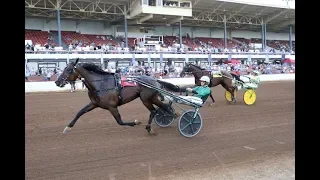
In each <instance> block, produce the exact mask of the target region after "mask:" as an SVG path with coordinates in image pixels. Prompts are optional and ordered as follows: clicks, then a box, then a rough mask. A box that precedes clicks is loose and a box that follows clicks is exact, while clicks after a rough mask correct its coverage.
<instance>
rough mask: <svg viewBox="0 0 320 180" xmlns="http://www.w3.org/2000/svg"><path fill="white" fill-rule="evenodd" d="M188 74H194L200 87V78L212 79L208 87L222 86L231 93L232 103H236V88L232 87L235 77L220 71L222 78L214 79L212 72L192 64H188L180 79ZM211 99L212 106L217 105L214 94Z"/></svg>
mask: <svg viewBox="0 0 320 180" xmlns="http://www.w3.org/2000/svg"><path fill="white" fill-rule="evenodd" d="M186 72H190V73H192V74H193V76H194V79H195V84H196V85H200V78H201V77H202V76H208V77H210V83H209V85H208V86H209V87H215V86H217V85H219V84H221V86H222V87H224V88H225V89H226V90H227V91H229V92H230V93H231V98H232V102H233V103H235V102H236V99H235V98H234V91H235V89H236V88H235V87H234V86H233V85H232V79H233V76H232V75H231V74H230V73H229V72H227V71H220V72H221V76H218V77H213V76H212V74H211V72H210V71H208V70H206V69H203V68H201V67H199V66H197V65H194V64H191V63H189V64H186V66H185V67H184V68H183V69H182V71H181V73H180V77H184V76H185V74H186ZM210 98H211V99H212V103H211V105H213V103H215V100H214V98H213V96H212V94H210Z"/></svg>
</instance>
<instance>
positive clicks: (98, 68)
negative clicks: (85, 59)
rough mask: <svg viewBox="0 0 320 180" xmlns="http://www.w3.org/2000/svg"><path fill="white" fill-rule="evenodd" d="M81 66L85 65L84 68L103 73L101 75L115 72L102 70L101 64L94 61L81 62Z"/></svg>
mask: <svg viewBox="0 0 320 180" xmlns="http://www.w3.org/2000/svg"><path fill="white" fill-rule="evenodd" d="M81 67H83V68H84V69H86V70H88V71H92V72H95V73H97V74H101V75H107V74H114V73H110V72H106V71H104V70H102V69H101V68H100V67H99V66H97V65H95V64H93V63H84V64H81Z"/></svg>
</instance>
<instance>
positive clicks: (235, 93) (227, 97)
mask: <svg viewBox="0 0 320 180" xmlns="http://www.w3.org/2000/svg"><path fill="white" fill-rule="evenodd" d="M224 97H225V98H226V100H227V101H228V102H231V101H232V98H231V93H230V92H229V91H225V93H224ZM236 97H237V92H236V91H234V98H236Z"/></svg>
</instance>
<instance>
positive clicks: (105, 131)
mask: <svg viewBox="0 0 320 180" xmlns="http://www.w3.org/2000/svg"><path fill="white" fill-rule="evenodd" d="M212 90H213V93H214V97H215V98H216V100H217V104H216V106H215V107H207V106H205V107H203V108H202V109H201V115H202V118H203V120H204V125H203V127H202V130H201V132H200V133H199V134H198V135H197V136H195V137H193V138H185V137H183V136H181V135H180V134H179V132H178V130H177V125H176V123H174V124H173V125H172V127H170V128H159V127H157V125H155V124H153V128H154V129H155V130H156V131H157V132H158V135H157V136H149V135H148V134H147V132H146V130H145V129H144V128H145V126H136V127H122V126H119V125H118V124H117V123H116V121H115V120H114V119H113V117H112V116H111V114H110V113H109V112H108V111H106V110H101V109H96V110H93V111H92V112H89V113H87V114H85V115H83V116H82V117H81V118H80V119H79V121H78V122H77V124H76V125H75V126H74V128H73V129H72V130H71V131H70V132H69V133H68V134H62V131H63V129H64V128H65V126H66V125H67V124H68V123H69V122H70V121H71V120H72V118H73V117H74V116H75V114H76V113H77V112H78V110H80V109H81V108H82V107H83V106H84V105H86V103H88V97H87V94H86V93H84V92H78V93H47V94H26V121H25V122H26V131H25V133H26V142H25V145H26V179H28V180H36V179H42V180H49V179H55V180H58V179H59V180H64V179H70V180H71V179H72V180H82V179H87V180H95V179H99V180H100V179H101V180H108V179H110V180H135V179H136V180H151V179H152V180H153V179H170V180H173V179H174V180H180V179H181V180H182V179H183V180H187V179H190V180H195V179H199V180H200V179H214V180H220V179H221V180H222V179H225V180H227V179H234V180H242V179H243V180H248V179H254V180H257V179H270V180H276V179H286V180H288V179H294V178H295V175H294V173H295V167H294V163H295V155H294V154H295V128H294V126H295V111H294V109H295V84H294V82H281V83H265V84H262V85H261V86H260V87H259V89H258V90H257V103H256V104H255V105H253V106H246V105H245V104H244V103H243V100H242V94H243V92H240V93H239V94H238V97H237V101H238V102H237V103H236V104H235V105H230V104H227V103H226V101H225V99H224V97H223V93H224V91H223V89H222V88H221V87H220V86H219V87H215V88H213V89H212ZM208 101H209V99H208ZM120 113H121V115H122V118H123V119H124V120H126V121H128V120H133V119H139V120H143V122H144V123H146V122H147V119H148V117H149V113H148V112H147V110H146V108H145V107H143V105H142V103H141V102H140V100H139V99H138V100H135V101H133V102H131V103H129V104H126V105H124V106H122V107H120Z"/></svg>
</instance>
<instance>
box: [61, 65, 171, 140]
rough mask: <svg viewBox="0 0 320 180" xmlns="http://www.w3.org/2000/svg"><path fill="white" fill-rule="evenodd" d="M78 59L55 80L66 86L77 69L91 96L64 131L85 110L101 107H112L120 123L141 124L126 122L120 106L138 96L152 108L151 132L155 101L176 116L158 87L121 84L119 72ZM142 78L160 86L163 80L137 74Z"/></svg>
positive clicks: (66, 130)
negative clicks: (121, 114)
mask: <svg viewBox="0 0 320 180" xmlns="http://www.w3.org/2000/svg"><path fill="white" fill-rule="evenodd" d="M78 61H79V59H77V60H76V61H75V62H71V63H69V64H68V65H67V67H66V68H65V69H64V71H63V72H62V74H61V75H60V76H59V78H58V79H57V80H56V81H55V83H56V85H57V86H58V87H64V86H65V84H66V83H67V82H66V80H67V78H68V77H69V76H71V75H72V74H74V73H78V74H79V75H80V76H81V77H82V78H84V81H83V82H84V84H85V86H86V87H87V89H88V96H89V99H90V100H91V102H90V103H89V104H88V105H86V106H85V107H84V108H83V109H81V110H80V111H79V112H78V113H77V115H76V116H75V118H74V119H73V120H72V121H71V122H70V123H69V124H68V126H67V127H66V128H65V129H64V131H63V132H64V133H66V132H68V131H70V130H71V128H72V127H73V126H74V125H75V123H76V122H77V120H78V119H79V118H80V116H82V115H83V114H85V113H87V112H89V111H91V110H93V109H95V108H97V107H100V108H102V109H106V110H109V111H110V113H111V114H112V116H113V117H114V118H115V119H116V121H117V123H118V124H119V125H125V126H135V125H139V124H141V122H139V121H138V120H135V121H132V122H123V121H122V119H121V116H120V114H119V111H118V106H121V105H124V104H126V103H128V102H130V101H132V100H134V99H136V98H138V97H140V99H141V101H142V103H143V105H144V106H145V107H146V108H147V109H148V110H149V111H150V116H149V121H148V124H147V125H146V129H147V131H148V132H149V133H150V134H153V131H152V128H151V123H152V119H153V118H154V116H155V115H156V113H157V111H156V109H155V107H154V106H153V105H156V106H158V107H159V108H161V109H163V110H164V111H167V112H168V113H169V114H171V115H173V116H175V117H177V114H175V113H174V112H172V110H170V109H169V107H168V105H166V104H164V103H162V102H161V101H160V100H159V99H158V94H159V93H158V92H157V91H156V90H153V89H150V88H147V87H145V86H142V85H136V84H134V83H131V84H130V83H124V84H123V85H121V83H120V82H121V80H120V75H119V74H117V73H109V72H105V71H103V70H102V69H101V68H100V67H98V66H96V65H94V64H82V65H81V64H78ZM135 78H137V79H139V80H140V81H142V82H145V83H148V84H150V85H153V86H155V87H157V88H160V87H161V86H160V83H161V82H158V81H157V79H154V78H152V77H150V76H144V75H141V76H136V77H135Z"/></svg>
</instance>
